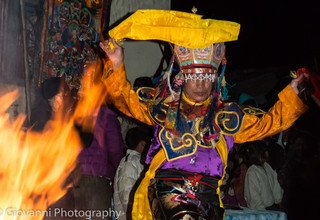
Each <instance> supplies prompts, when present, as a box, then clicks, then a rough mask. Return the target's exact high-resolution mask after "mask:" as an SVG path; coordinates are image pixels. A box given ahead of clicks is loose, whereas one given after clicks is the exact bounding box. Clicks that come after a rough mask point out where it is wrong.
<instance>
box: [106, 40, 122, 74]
mask: <svg viewBox="0 0 320 220" xmlns="http://www.w3.org/2000/svg"><path fill="white" fill-rule="evenodd" d="M100 47H101V49H102V50H103V51H104V52H105V54H106V55H107V57H108V58H109V59H110V61H111V62H112V65H113V70H116V69H117V68H119V67H120V66H121V65H122V64H123V62H124V55H123V48H122V47H121V46H119V45H118V44H117V43H116V41H115V40H114V39H113V38H109V39H108V40H106V41H105V42H100Z"/></svg>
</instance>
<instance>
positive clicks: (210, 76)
mask: <svg viewBox="0 0 320 220" xmlns="http://www.w3.org/2000/svg"><path fill="white" fill-rule="evenodd" d="M215 78H216V76H215V74H208V73H206V74H185V80H186V82H187V81H188V80H192V81H195V80H200V81H203V80H209V81H211V82H214V80H215Z"/></svg>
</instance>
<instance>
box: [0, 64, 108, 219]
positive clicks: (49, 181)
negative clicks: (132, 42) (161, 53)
mask: <svg viewBox="0 0 320 220" xmlns="http://www.w3.org/2000/svg"><path fill="white" fill-rule="evenodd" d="M96 67H97V65H93V66H92V67H89V68H88V71H87V73H86V74H85V77H84V78H83V82H82V83H83V88H82V91H81V92H82V96H81V99H80V100H79V104H78V105H77V106H76V110H75V114H74V115H72V116H71V117H70V118H69V119H68V120H62V117H54V118H53V120H51V121H50V122H49V123H48V124H47V125H46V128H45V130H44V131H43V132H41V133H39V132H33V131H31V130H25V129H23V124H24V120H25V116H24V115H19V116H18V117H17V118H16V119H14V120H12V119H10V117H9V115H8V114H7V113H6V111H7V110H8V108H9V107H10V105H11V104H12V103H13V102H14V100H15V99H16V97H17V95H18V92H17V91H12V92H9V93H6V94H5V95H2V96H0V103H1V105H0V158H1V163H0V189H1V196H0V219H32V220H37V219H43V217H44V216H46V215H48V213H47V212H46V211H45V210H46V209H47V207H48V206H49V205H50V204H52V203H54V202H55V201H57V200H58V199H59V198H60V197H62V196H63V195H64V194H65V192H66V189H64V188H62V187H61V186H62V185H63V183H64V181H65V179H66V177H67V176H68V175H69V174H70V172H71V171H72V169H73V168H74V167H75V165H76V160H77V156H78V154H79V152H80V150H81V142H80V139H79V136H78V133H77V132H76V131H75V129H74V122H75V120H77V121H80V122H81V123H82V124H83V125H87V126H88V128H91V129H92V128H93V125H94V122H92V120H88V118H91V117H89V116H90V115H91V114H92V113H93V112H94V111H95V110H96V109H98V108H99V106H100V105H101V104H102V102H103V100H104V98H105V95H104V93H103V91H104V88H103V85H102V84H101V83H97V82H98V80H96V82H95V81H94V80H93V78H92V76H97V75H96V74H95V73H94V72H93V71H94V70H95V69H96ZM60 114H61V113H60ZM86 122H90V123H88V124H86ZM89 125H90V126H89Z"/></svg>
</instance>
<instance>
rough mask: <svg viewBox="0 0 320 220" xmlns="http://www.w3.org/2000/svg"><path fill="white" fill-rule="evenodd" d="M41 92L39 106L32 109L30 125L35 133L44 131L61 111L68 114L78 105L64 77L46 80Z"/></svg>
mask: <svg viewBox="0 0 320 220" xmlns="http://www.w3.org/2000/svg"><path fill="white" fill-rule="evenodd" d="M39 92H40V96H39V98H38V100H37V101H38V105H37V106H36V107H35V108H33V109H32V112H31V116H30V121H29V123H28V126H30V127H31V129H32V130H34V131H42V130H43V129H44V128H45V126H46V124H47V123H48V121H50V120H51V119H53V117H54V115H55V114H56V113H58V111H59V110H62V108H64V109H63V111H65V112H66V113H68V111H69V112H70V111H72V109H73V107H74V105H75V103H76V102H75V100H74V99H73V98H72V96H71V92H70V89H69V86H68V85H67V84H66V83H65V80H64V78H63V77H51V78H48V79H46V80H45V81H44V82H43V83H42V84H41V87H40V89H39ZM67 115H68V114H66V116H67Z"/></svg>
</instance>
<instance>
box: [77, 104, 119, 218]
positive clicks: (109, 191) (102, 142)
mask: <svg viewBox="0 0 320 220" xmlns="http://www.w3.org/2000/svg"><path fill="white" fill-rule="evenodd" d="M123 149H124V144H123V139H122V136H121V128H120V123H119V121H118V119H117V114H116V113H115V112H114V111H113V110H112V109H111V108H108V107H106V106H101V108H100V110H99V113H98V115H97V120H96V124H95V127H94V131H93V140H92V143H91V144H90V145H89V147H85V148H84V149H83V150H82V151H81V152H80V154H79V157H78V163H79V169H80V177H79V179H75V181H74V187H73V191H74V197H75V209H76V210H84V211H86V210H91V211H94V210H100V211H102V210H108V211H109V210H110V209H111V199H112V196H113V187H112V183H113V179H114V176H115V173H116V169H117V167H118V165H119V163H120V160H121V158H122V157H123ZM104 218H105V217H104ZM83 219H86V217H84V218H83ZM91 219H92V220H95V219H103V216H100V217H99V216H93V217H92V218H91ZM108 219H111V218H110V216H108Z"/></svg>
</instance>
